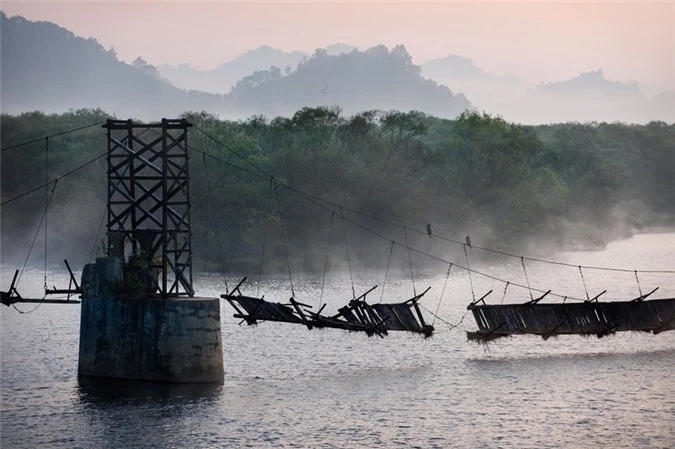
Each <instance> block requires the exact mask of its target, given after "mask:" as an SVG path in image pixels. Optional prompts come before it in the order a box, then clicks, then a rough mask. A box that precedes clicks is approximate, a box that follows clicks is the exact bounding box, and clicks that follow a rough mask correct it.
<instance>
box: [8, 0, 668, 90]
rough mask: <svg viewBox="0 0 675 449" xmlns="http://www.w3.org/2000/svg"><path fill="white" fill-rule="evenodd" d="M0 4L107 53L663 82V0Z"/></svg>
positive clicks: (202, 64)
mask: <svg viewBox="0 0 675 449" xmlns="http://www.w3.org/2000/svg"><path fill="white" fill-rule="evenodd" d="M2 10H3V11H4V12H5V13H6V14H8V15H10V16H14V15H21V16H24V17H25V18H27V19H28V20H33V21H35V20H46V21H52V22H55V23H56V24H58V25H60V26H62V27H65V28H68V29H69V30H71V31H73V32H74V33H75V34H77V35H80V36H83V37H86V38H88V37H94V38H96V39H97V40H98V41H99V42H100V43H101V44H102V45H103V46H104V47H106V48H110V47H111V46H112V47H114V48H115V50H116V51H117V54H118V56H119V58H120V59H122V60H124V61H127V62H130V61H131V60H133V59H134V58H135V57H137V56H142V57H143V58H144V59H146V60H147V61H148V62H150V63H152V64H155V65H158V64H162V63H167V62H168V63H172V64H179V63H184V62H185V63H189V64H191V65H194V66H197V67H199V68H203V69H208V68H213V67H215V66H217V65H218V64H220V63H222V62H226V61H228V60H231V59H232V58H234V57H235V56H237V55H239V54H242V53H244V52H245V51H247V50H250V49H253V48H256V47H258V46H260V45H270V46H272V47H275V48H279V49H281V50H285V51H291V50H301V51H305V52H309V53H311V52H313V51H314V49H316V48H318V47H324V46H326V45H330V44H333V43H337V42H342V43H347V44H351V45H355V46H357V47H359V49H361V50H365V49H366V48H368V47H371V46H374V45H378V44H385V45H387V46H389V47H390V48H391V47H392V46H394V45H396V44H403V45H405V46H406V48H407V49H408V51H409V53H410V54H411V55H412V56H413V58H414V61H415V63H417V64H421V63H423V62H426V61H428V60H430V59H435V58H442V57H445V56H448V55H451V54H455V55H460V56H464V57H468V58H470V59H472V60H473V61H474V63H475V64H476V65H477V66H479V67H481V68H482V69H484V70H486V71H489V72H493V73H495V74H503V73H513V74H517V75H519V76H521V77H523V78H525V79H527V80H529V81H532V82H539V81H560V80H564V79H568V78H571V77H574V76H576V75H577V74H579V73H580V72H584V71H590V70H598V69H603V70H604V72H605V76H606V77H607V78H608V79H611V80H620V81H629V80H636V81H641V82H645V83H649V84H653V85H655V86H662V87H667V88H671V89H675V2H674V1H667V2H655V3H649V2H636V3H626V2H620V3H612V2H567V3H565V2H557V3H543V2H518V3H516V2H504V1H500V2H442V3H419V2H416V3H412V2H294V3H285V2H284V3H280V2H262V3H255V2H170V3H169V2H167V3H165V2H154V1H153V2H147V1H140V2H133V3H129V2H91V1H90V2H63V1H61V2H39V3H38V2H30V1H18V2H17V1H13V2H12V1H9V2H8V1H4V2H3V3H2Z"/></svg>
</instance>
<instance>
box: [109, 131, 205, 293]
mask: <svg viewBox="0 0 675 449" xmlns="http://www.w3.org/2000/svg"><path fill="white" fill-rule="evenodd" d="M191 126H192V125H191V124H190V123H188V122H187V120H185V119H178V120H168V119H162V121H161V122H160V123H151V124H141V123H135V122H133V121H132V120H108V121H107V123H106V124H105V125H103V127H104V128H107V130H108V225H107V233H108V234H107V235H108V255H109V256H116V257H120V258H121V259H122V260H125V256H126V257H127V258H129V257H133V258H135V260H140V261H142V262H143V263H145V264H147V265H146V267H147V273H148V274H147V275H146V276H145V277H146V279H147V293H148V294H149V295H153V296H154V295H159V296H161V297H163V298H168V297H176V296H190V297H192V296H193V295H194V289H193V288H192V243H191V236H192V229H191V225H190V187H189V186H190V183H189V170H188V160H189V157H188V139H187V137H188V128H189V127H191Z"/></svg>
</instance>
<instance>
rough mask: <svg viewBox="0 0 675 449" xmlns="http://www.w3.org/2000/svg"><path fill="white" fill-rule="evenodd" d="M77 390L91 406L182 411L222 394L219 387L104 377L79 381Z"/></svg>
mask: <svg viewBox="0 0 675 449" xmlns="http://www.w3.org/2000/svg"><path fill="white" fill-rule="evenodd" d="M77 388H78V393H79V398H80V401H81V402H82V403H83V404H88V405H92V406H99V405H108V404H121V403H135V404H142V403H145V402H149V403H157V402H164V403H167V404H172V405H173V406H177V407H180V406H181V405H182V404H192V403H195V402H200V401H215V400H216V399H217V398H218V396H219V395H220V394H221V391H222V385H219V384H171V383H158V382H147V381H140V380H132V379H113V378H105V377H79V378H78V379H77Z"/></svg>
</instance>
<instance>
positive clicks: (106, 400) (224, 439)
mask: <svg viewBox="0 0 675 449" xmlns="http://www.w3.org/2000/svg"><path fill="white" fill-rule="evenodd" d="M556 260H561V261H565V262H570V263H573V264H582V265H593V266H610V267H620V268H629V269H634V268H637V269H643V270H673V269H675V234H673V233H662V234H642V235H637V236H635V237H632V238H630V239H628V240H624V241H619V242H615V243H612V244H610V245H609V246H608V247H607V249H605V250H602V251H587V252H567V253H563V254H558V255H556ZM458 262H460V261H458ZM2 268H3V270H2V273H3V277H2V288H3V289H6V288H7V287H8V285H9V282H10V281H11V277H10V276H9V275H10V274H11V272H10V269H9V267H2ZM475 268H477V269H479V270H480V271H484V272H488V273H490V274H493V275H495V276H496V277H499V278H503V279H509V280H512V281H513V282H517V283H521V284H525V283H526V282H527V281H529V282H530V284H531V285H532V287H536V288H542V289H544V290H547V289H549V288H551V289H553V291H554V293H555V292H557V293H561V294H564V295H570V296H575V297H578V298H584V297H585V294H586V291H585V289H584V286H583V282H582V280H581V278H580V275H579V271H578V269H575V268H570V267H559V266H551V265H545V264H537V263H528V264H527V275H528V278H527V280H526V279H525V274H524V272H523V269H522V266H521V264H520V260H518V259H516V260H512V261H510V262H508V261H498V262H494V263H490V262H485V263H483V264H482V265H480V266H477V267H475ZM453 270H454V271H451V275H450V276H449V278H447V279H448V283H447V287H446V289H445V293H444V295H443V297H442V298H441V292H442V290H443V285H444V283H445V281H446V271H447V267H439V269H438V273H437V274H435V275H433V274H431V275H429V274H427V275H425V276H418V277H416V278H415V288H416V289H417V291H420V290H423V289H425V288H426V287H428V286H430V287H431V290H430V291H429V292H428V293H427V295H426V296H425V297H424V299H423V300H422V304H423V305H424V306H425V307H426V308H427V309H428V310H430V311H435V310H436V308H437V307H438V314H437V315H438V317H439V318H438V319H435V322H434V325H435V327H436V329H437V332H436V333H435V335H434V336H433V337H432V338H430V339H426V340H425V339H423V338H422V337H419V336H417V335H411V334H406V333H397V332H390V334H389V336H388V337H386V338H384V339H380V338H378V337H371V338H368V337H367V336H365V335H363V334H360V333H349V332H346V331H341V330H333V329H324V330H312V331H309V330H307V329H305V328H302V327H300V326H293V325H290V324H281V323H261V324H259V325H258V326H245V325H242V326H239V325H238V321H237V320H235V319H234V318H232V313H233V311H232V309H231V308H230V306H229V305H228V304H227V303H225V302H223V303H222V308H221V315H222V326H223V343H224V358H225V381H224V384H223V385H217V386H203V385H156V384H152V383H137V382H127V381H110V380H94V379H78V377H77V352H78V338H79V306H77V305H70V306H66V305H42V306H40V307H39V308H38V309H36V310H35V311H34V312H32V313H27V314H20V313H18V312H17V311H16V310H14V309H12V308H5V307H3V308H2V312H0V320H1V321H0V323H1V324H2V328H1V335H2V342H1V350H0V356H1V357H2V359H1V361H2V373H1V374H2V381H1V393H2V396H1V397H2V404H1V410H2V412H1V421H0V424H1V427H0V432H1V435H0V446H1V447H2V448H3V449H4V448H14V447H16V448H36V447H50V448H52V447H53V448H115V449H118V448H132V447H133V448H151V447H152V448H182V447H190V448H212V447H339V448H350V447H387V448H389V447H467V448H502V447H503V448H544V447H571V448H581V447H611V448H635V447H650V448H651V447H656V448H672V447H675V370H673V365H674V362H675V332H665V333H662V334H659V335H651V334H645V333H621V334H616V335H613V336H609V337H606V338H602V339H597V338H595V337H592V338H584V337H580V336H560V337H558V338H553V339H550V340H548V341H543V340H542V339H541V338H539V337H535V336H520V337H514V338H507V339H501V340H497V341H495V342H493V343H491V344H489V345H488V346H484V345H477V344H474V343H471V342H468V341H467V339H466V333H465V331H466V330H475V329H476V325H475V323H474V322H473V318H472V316H471V315H467V316H466V317H465V319H464V320H463V321H462V322H461V324H460V325H459V326H458V327H452V326H451V325H450V324H457V323H458V322H460V321H461V320H462V317H463V316H464V315H465V314H466V305H467V304H468V303H469V302H470V301H471V299H472V292H471V283H473V287H474V290H475V293H474V294H475V295H476V296H479V295H480V296H482V294H484V293H485V292H487V291H488V290H490V289H492V290H494V292H493V293H492V294H491V295H490V296H488V298H487V300H488V302H489V303H490V302H492V303H495V302H501V301H504V302H524V301H525V300H529V293H528V292H527V291H526V290H522V289H518V288H515V287H511V286H510V287H509V289H508V290H507V294H506V295H504V284H502V283H500V282H498V281H495V280H493V279H489V278H483V277H480V276H477V275H473V276H472V278H471V282H469V277H468V276H467V274H466V272H462V271H461V270H455V269H453ZM367 276H368V275H366V274H362V273H355V284H356V285H355V290H356V291H357V293H358V292H362V291H365V290H367V289H368V288H370V287H371V286H373V285H374V284H378V283H379V284H380V285H381V284H382V279H375V280H373V279H366V278H367ZM48 277H49V280H50V283H52V280H54V279H55V281H54V282H53V283H55V284H56V285H59V286H61V285H65V284H67V280H65V278H64V277H63V273H61V272H50V273H49V274H48ZM380 277H383V275H382V274H380ZM227 281H228V283H229V284H230V287H231V286H232V283H234V282H236V280H235V279H234V278H228V279H227ZM639 281H640V287H641V288H642V290H643V291H645V292H646V291H649V290H651V289H652V288H654V287H657V286H660V290H659V291H658V292H657V293H656V294H655V295H654V297H659V298H663V297H675V275H673V274H646V273H645V274H640V275H639ZM43 282H44V280H43V272H42V271H40V270H34V271H28V272H27V273H25V274H24V278H23V280H22V283H21V287H20V289H19V290H20V291H21V292H22V294H23V295H24V296H30V295H31V294H33V295H37V294H39V290H40V287H41V286H42V284H43ZM224 282H225V280H224V279H223V278H222V277H221V276H218V275H215V274H214V275H210V274H204V275H200V276H198V277H197V278H196V280H195V286H196V289H197V293H198V295H200V296H217V295H219V294H220V293H223V292H224V291H225V283H224ZM293 282H294V288H295V293H296V298H297V299H298V300H299V301H301V302H305V303H309V304H314V305H318V304H319V297H320V296H321V279H320V277H319V278H318V279H316V278H304V279H303V278H301V277H297V278H296V279H294V280H293ZM584 282H585V283H586V288H587V289H588V292H589V294H590V295H591V296H593V295H594V294H597V293H600V291H602V290H604V289H608V292H607V293H606V294H605V295H604V296H603V297H602V298H603V299H606V300H619V299H630V298H632V297H635V296H637V295H638V285H637V282H636V279H635V275H634V273H621V272H603V271H594V270H585V271H584ZM257 288H258V287H257V286H256V285H255V284H250V285H247V286H246V287H245V288H244V292H245V293H248V294H252V295H254V294H256V293H257ZM31 289H33V290H34V291H31ZM260 293H261V294H263V293H264V294H265V295H266V298H267V299H269V300H276V301H280V302H283V301H285V299H286V298H288V297H289V296H290V287H289V282H288V281H287V280H286V279H278V280H266V281H263V282H262V284H261V285H260ZM411 293H412V283H411V280H410V278H409V277H408V278H405V277H404V276H392V277H391V278H390V279H389V280H388V281H387V283H386V285H385V294H384V301H385V302H397V301H402V300H405V299H407V298H408V297H410V295H411ZM380 294H381V288H380V289H377V290H375V291H374V292H373V293H371V294H370V295H369V298H368V299H369V300H370V301H371V302H377V301H379V300H380ZM350 298H351V283H350V281H349V276H348V275H346V276H333V277H331V278H330V279H329V280H328V281H327V285H326V287H325V288H324V291H323V301H325V302H326V303H327V304H328V307H327V310H330V311H334V310H335V309H336V308H337V307H338V305H341V304H344V303H346V302H347V301H348V300H349V299H350ZM558 300H560V299H558ZM33 307H34V306H30V305H21V306H20V309H22V310H25V311H27V310H30V309H32V308H33ZM425 315H426V317H427V320H428V321H434V317H433V316H431V315H430V314H429V312H425Z"/></svg>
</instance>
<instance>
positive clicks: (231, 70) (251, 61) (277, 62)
mask: <svg viewBox="0 0 675 449" xmlns="http://www.w3.org/2000/svg"><path fill="white" fill-rule="evenodd" d="M307 56H309V55H308V54H307V53H303V52H300V51H293V52H288V53H287V52H283V51H281V50H277V49H276V48H272V47H270V46H269V45H263V46H262V47H258V48H256V49H254V50H249V51H247V52H246V53H244V54H243V55H240V56H237V57H236V58H234V59H232V60H231V61H228V62H225V63H223V64H220V65H219V66H218V67H216V68H214V69H211V70H198V69H196V68H194V67H192V66H190V65H189V64H180V65H178V66H172V65H168V64H162V65H159V66H157V70H158V71H159V73H160V74H161V75H162V76H163V77H164V78H166V79H168V80H169V81H171V83H172V84H173V85H175V86H177V87H180V88H181V89H197V90H200V91H204V92H210V93H218V94H226V93H228V92H229V91H230V88H231V87H232V86H234V85H235V84H236V83H237V81H239V80H240V79H242V78H243V77H245V76H247V75H250V74H251V73H253V72H255V71H258V70H266V69H268V68H270V67H271V66H276V67H279V68H280V69H281V70H284V71H286V70H287V69H288V70H289V71H290V70H295V68H296V67H297V66H298V63H299V62H300V61H302V59H303V58H306V57H307Z"/></svg>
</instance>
